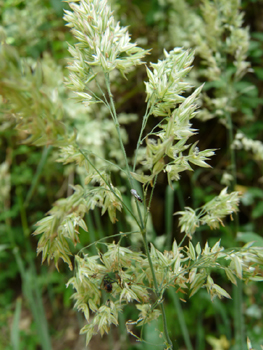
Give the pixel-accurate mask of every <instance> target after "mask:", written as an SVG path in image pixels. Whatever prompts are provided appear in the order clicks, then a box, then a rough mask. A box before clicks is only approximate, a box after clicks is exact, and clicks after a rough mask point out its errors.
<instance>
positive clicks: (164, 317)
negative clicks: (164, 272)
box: [142, 232, 173, 350]
mask: <svg viewBox="0 0 263 350" xmlns="http://www.w3.org/2000/svg"><path fill="white" fill-rule="evenodd" d="M142 238H143V243H144V248H145V252H146V255H147V259H148V261H149V265H150V269H151V273H152V277H153V284H154V292H155V295H156V297H157V301H159V299H160V298H161V293H160V291H159V287H158V282H157V279H156V275H155V271H154V267H153V263H152V259H151V255H150V251H149V247H148V243H147V238H146V232H142ZM160 307H161V313H162V318H163V330H164V335H165V339H166V342H167V344H169V347H168V348H167V350H169V349H170V350H172V349H173V343H172V341H171V339H170V337H169V334H168V328H167V321H166V315H165V309H164V305H163V302H161V303H160Z"/></svg>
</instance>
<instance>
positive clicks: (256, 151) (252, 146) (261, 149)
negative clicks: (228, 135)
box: [232, 131, 263, 161]
mask: <svg viewBox="0 0 263 350" xmlns="http://www.w3.org/2000/svg"><path fill="white" fill-rule="evenodd" d="M232 148H233V149H237V150H240V149H244V150H246V151H250V152H252V154H253V157H254V158H255V160H259V161H262V160H263V143H262V142H261V141H259V140H252V139H250V138H248V137H246V136H245V135H244V134H243V133H242V132H240V131H239V132H238V133H237V134H236V137H235V140H234V142H233V144H232Z"/></svg>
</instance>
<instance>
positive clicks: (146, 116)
mask: <svg viewBox="0 0 263 350" xmlns="http://www.w3.org/2000/svg"><path fill="white" fill-rule="evenodd" d="M151 111H152V108H150V109H149V102H148V103H147V107H146V112H145V114H144V116H143V121H142V127H141V131H140V135H139V138H138V141H137V146H136V150H135V156H134V163H133V172H134V171H135V167H136V163H137V156H138V150H139V147H140V144H141V142H142V134H143V131H144V129H145V127H146V124H147V121H148V118H149V115H150V114H151Z"/></svg>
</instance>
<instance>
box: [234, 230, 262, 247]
mask: <svg viewBox="0 0 263 350" xmlns="http://www.w3.org/2000/svg"><path fill="white" fill-rule="evenodd" d="M237 241H239V242H245V243H249V242H255V243H254V246H257V247H263V237H261V236H259V235H258V234H256V233H254V232H238V234H237Z"/></svg>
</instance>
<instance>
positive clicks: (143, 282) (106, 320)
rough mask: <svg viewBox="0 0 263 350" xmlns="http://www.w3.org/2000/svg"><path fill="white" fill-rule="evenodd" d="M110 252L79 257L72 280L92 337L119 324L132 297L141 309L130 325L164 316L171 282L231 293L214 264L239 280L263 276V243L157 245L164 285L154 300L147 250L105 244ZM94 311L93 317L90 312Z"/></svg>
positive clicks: (154, 257)
mask: <svg viewBox="0 0 263 350" xmlns="http://www.w3.org/2000/svg"><path fill="white" fill-rule="evenodd" d="M105 245H106V247H107V249H108V250H107V252H106V253H104V254H103V253H102V252H101V251H100V250H98V254H97V255H93V256H89V255H88V254H84V256H83V257H82V258H81V257H80V256H77V257H76V260H75V261H76V265H77V266H76V276H75V277H73V278H71V279H70V280H69V282H68V285H72V286H73V288H74V289H75V291H76V292H75V293H74V294H73V298H74V300H75V307H76V308H77V309H78V310H81V311H82V312H83V313H84V315H85V318H86V320H87V322H88V323H87V325H85V326H84V327H83V328H82V329H81V333H82V334H86V343H87V344H88V343H89V341H90V339H91V337H92V336H93V335H94V334H96V333H97V331H99V332H100V334H101V335H103V334H104V333H105V332H106V333H108V331H109V329H110V325H111V324H114V325H118V312H121V311H122V310H123V308H124V307H125V305H127V303H132V302H136V307H137V309H138V310H140V314H139V317H138V319H137V320H136V321H128V322H127V323H126V326H127V330H128V331H129V332H130V333H131V334H133V333H132V332H131V330H130V327H129V326H131V325H136V326H143V325H145V324H146V323H149V322H151V321H152V320H153V319H155V318H158V317H159V316H160V312H159V310H158V307H159V304H160V303H162V301H163V297H164V292H165V290H167V289H168V288H169V287H173V288H176V290H178V291H185V292H186V291H187V290H188V289H189V290H190V291H191V293H190V296H192V295H194V294H195V293H196V292H197V291H198V290H199V289H200V288H206V289H207V292H208V293H209V294H210V296H211V298H212V300H213V299H214V298H215V297H219V298H222V297H226V298H231V297H230V295H229V294H228V293H227V292H226V291H225V290H224V289H223V288H222V287H220V286H219V285H217V284H216V283H215V282H214V280H213V279H212V277H211V272H212V271H213V270H214V269H221V270H223V271H224V272H225V274H226V277H227V278H228V279H229V280H230V281H231V282H232V283H234V284H236V278H243V279H245V280H247V281H249V280H257V281H260V280H261V279H262V278H260V277H257V276H256V274H257V271H256V269H255V267H253V265H254V264H262V263H263V249H262V248H253V247H251V244H250V245H247V246H245V247H243V248H242V249H241V250H235V249H232V250H229V251H225V250H224V248H223V247H221V246H220V241H218V242H217V243H216V244H215V245H214V246H213V247H209V245H208V243H206V245H205V247H204V249H203V250H201V247H200V244H199V243H198V244H197V245H196V247H194V246H193V245H192V243H191V242H190V244H189V247H186V249H183V248H179V247H178V246H177V244H176V242H174V243H173V247H172V250H171V251H165V252H164V253H162V252H160V251H159V250H158V249H156V248H155V247H154V246H153V245H151V250H150V256H151V260H152V263H153V265H154V269H155V273H156V278H157V282H158V289H159V296H160V297H159V299H157V300H156V301H155V302H152V301H151V298H150V293H149V291H150V290H153V289H154V287H153V278H152V274H151V270H150V266H149V260H148V258H147V256H145V255H144V254H142V253H138V252H133V251H132V250H130V249H128V248H124V247H121V246H120V245H119V244H115V243H113V244H105ZM104 291H105V292H106V293H110V294H111V298H110V299H108V301H107V302H106V304H105V303H104V302H103V298H102V294H103V293H104ZM91 312H92V313H93V314H94V316H93V317H92V318H91V315H90V313H91Z"/></svg>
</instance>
